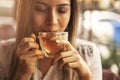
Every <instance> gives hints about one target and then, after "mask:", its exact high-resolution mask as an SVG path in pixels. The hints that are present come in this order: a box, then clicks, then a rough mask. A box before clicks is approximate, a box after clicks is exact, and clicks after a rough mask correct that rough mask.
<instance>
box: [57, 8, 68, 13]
mask: <svg viewBox="0 0 120 80" xmlns="http://www.w3.org/2000/svg"><path fill="white" fill-rule="evenodd" d="M58 12H59V13H67V12H68V9H67V8H60V9H58Z"/></svg>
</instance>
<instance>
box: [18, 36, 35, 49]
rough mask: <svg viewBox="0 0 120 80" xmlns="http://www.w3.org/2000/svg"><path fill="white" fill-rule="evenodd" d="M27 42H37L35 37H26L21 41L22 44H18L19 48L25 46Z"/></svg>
mask: <svg viewBox="0 0 120 80" xmlns="http://www.w3.org/2000/svg"><path fill="white" fill-rule="evenodd" d="M27 42H35V40H34V39H33V38H24V39H23V40H22V41H21V42H20V44H19V45H18V47H17V48H20V47H22V46H23V45H24V44H26V43H27Z"/></svg>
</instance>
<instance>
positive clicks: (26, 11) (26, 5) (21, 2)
mask: <svg viewBox="0 0 120 80" xmlns="http://www.w3.org/2000/svg"><path fill="white" fill-rule="evenodd" d="M70 1H71V15H70V21H69V23H68V26H67V28H66V30H65V31H68V32H69V41H70V42H71V44H72V45H73V46H75V45H74V44H75V43H74V42H75V39H76V34H77V25H78V24H77V22H78V8H77V0H70ZM34 3H35V0H17V8H16V20H17V21H16V22H17V31H16V48H17V46H18V44H19V43H20V41H21V40H22V39H23V38H24V37H28V36H30V35H31V33H33V29H32V27H33V19H32V12H33V8H34ZM15 52H16V51H15ZM13 59H14V60H13V63H12V65H13V66H11V67H12V68H11V71H10V73H11V74H15V68H16V66H15V65H16V63H17V59H16V60H15V54H14V56H13ZM12 76H13V75H11V76H10V77H12Z"/></svg>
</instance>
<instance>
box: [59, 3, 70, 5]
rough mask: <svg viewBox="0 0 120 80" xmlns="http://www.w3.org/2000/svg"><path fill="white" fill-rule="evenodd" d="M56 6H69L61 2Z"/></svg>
mask: <svg viewBox="0 0 120 80" xmlns="http://www.w3.org/2000/svg"><path fill="white" fill-rule="evenodd" d="M57 6H70V4H67V3H63V4H58V5H57Z"/></svg>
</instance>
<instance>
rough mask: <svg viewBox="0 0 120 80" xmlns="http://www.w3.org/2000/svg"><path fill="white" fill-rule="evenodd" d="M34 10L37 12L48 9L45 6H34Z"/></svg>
mask: <svg viewBox="0 0 120 80" xmlns="http://www.w3.org/2000/svg"><path fill="white" fill-rule="evenodd" d="M35 10H36V11H38V12H45V11H47V10H48V9H47V8H46V7H38V6H37V7H35Z"/></svg>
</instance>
